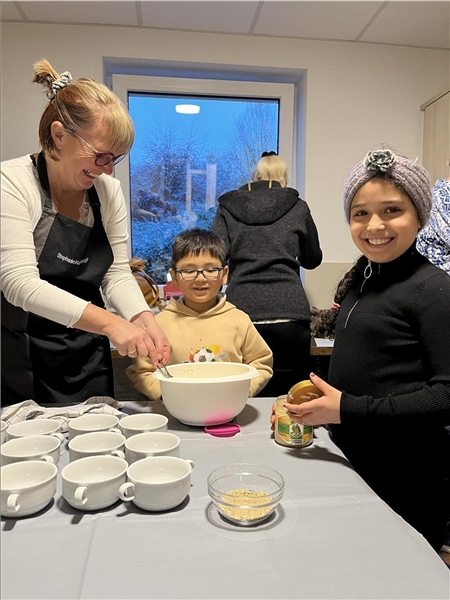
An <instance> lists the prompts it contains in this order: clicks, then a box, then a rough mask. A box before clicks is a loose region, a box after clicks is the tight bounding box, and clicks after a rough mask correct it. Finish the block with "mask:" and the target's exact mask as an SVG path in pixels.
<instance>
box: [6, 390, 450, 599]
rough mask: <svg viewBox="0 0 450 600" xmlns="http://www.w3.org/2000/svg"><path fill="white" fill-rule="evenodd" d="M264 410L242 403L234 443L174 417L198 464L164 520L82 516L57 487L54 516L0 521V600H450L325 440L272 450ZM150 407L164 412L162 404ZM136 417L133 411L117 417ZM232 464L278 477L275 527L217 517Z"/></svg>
mask: <svg viewBox="0 0 450 600" xmlns="http://www.w3.org/2000/svg"><path fill="white" fill-rule="evenodd" d="M272 401H273V399H270V398H257V399H250V400H249V401H248V403H247V406H246V407H245V409H244V410H243V412H242V413H241V414H240V415H239V416H238V417H237V422H238V423H239V424H240V425H241V432H240V433H239V434H238V435H236V436H234V437H232V438H215V437H212V436H210V435H208V434H206V433H204V431H203V429H202V428H194V427H188V426H185V425H182V424H180V423H178V422H177V421H176V420H174V419H173V418H172V417H170V420H169V431H171V432H174V433H176V434H177V435H178V436H179V437H180V438H181V456H182V457H183V458H190V459H192V460H193V461H194V462H195V465H196V466H195V470H194V472H193V474H192V488H191V493H190V495H189V497H188V498H187V499H186V500H185V502H184V503H183V504H182V505H181V506H179V507H177V508H176V509H173V510H172V511H167V512H165V513H147V512H145V511H143V510H141V509H139V508H137V507H136V506H135V505H134V504H132V503H126V504H124V503H122V502H118V503H117V504H115V505H114V506H113V507H110V508H109V509H105V510H101V511H97V512H95V513H83V512H80V511H77V510H75V509H73V508H72V507H70V506H69V505H68V504H67V503H66V502H65V500H64V499H63V498H62V497H61V481H60V476H58V486H57V493H56V496H55V498H54V500H53V502H52V503H51V504H50V505H49V507H47V508H46V509H44V510H43V511H41V512H40V513H39V514H37V515H34V516H31V517H28V518H23V519H4V518H2V532H1V542H2V595H1V596H2V598H3V599H4V600H7V599H13V598H21V599H33V600H36V599H38V598H46V599H49V598H55V599H58V600H62V599H64V598H71V599H73V598H90V599H100V598H102V599H103V598H105V599H108V600H112V599H113V598H114V599H116V598H127V599H132V598H158V599H165V598H170V599H172V598H174V599H176V598H178V599H182V598H183V599H184V598H198V599H200V598H208V599H213V598H214V599H215V598H222V599H225V598H226V599H231V598H233V599H234V598H236V599H237V598H241V599H243V598H246V599H247V598H257V599H263V598H274V599H281V598H283V599H284V598H296V599H300V598H321V599H330V598H345V599H348V598H357V599H366V598H377V599H385V598H386V599H387V598H389V599H397V598H398V599H400V598H401V599H406V598H427V599H429V600H431V599H435V598H439V599H444V598H445V599H448V598H449V596H450V594H449V591H450V581H449V574H450V571H449V570H448V568H447V567H446V565H445V564H444V563H443V561H442V560H441V559H440V558H439V557H438V555H437V554H436V553H435V552H434V551H433V550H432V549H431V547H430V546H429V545H428V544H427V543H426V542H425V541H424V539H423V538H422V536H420V535H419V534H418V533H417V532H416V531H415V530H414V529H412V528H411V527H410V526H409V525H408V524H407V523H405V522H404V521H403V520H402V519H401V518H400V517H399V516H397V515H396V514H395V513H394V512H393V511H391V510H390V509H389V508H388V507H387V506H386V505H385V504H384V503H383V502H382V501H381V500H380V499H379V498H378V497H377V496H376V495H375V494H374V493H373V492H372V490H371V489H370V488H369V487H368V486H367V485H366V484H365V483H364V482H363V481H362V480H361V478H360V477H359V476H358V475H357V474H356V473H355V471H353V469H352V468H351V467H350V465H349V464H348V462H347V461H346V459H345V458H344V457H343V455H342V454H341V452H340V451H339V450H338V449H337V448H336V446H335V445H334V444H333V442H332V441H331V440H330V439H329V437H328V433H327V431H326V430H325V429H324V428H322V427H320V428H317V429H315V436H316V437H315V440H314V444H313V445H312V446H310V447H308V448H303V449H291V448H286V447H283V446H280V445H278V444H277V443H276V442H275V441H274V440H273V438H272V437H271V433H270V431H269V428H268V419H269V414H270V407H271V404H272ZM152 409H153V410H154V411H155V412H160V413H162V414H167V413H166V411H165V408H164V406H163V405H162V404H161V403H155V404H154V406H153V408H152ZM140 410H144V409H143V408H142V407H140V406H139V405H138V404H136V403H129V404H127V406H126V407H125V409H124V412H127V413H128V414H133V413H135V412H139V411H140ZM146 410H148V409H146ZM63 448H64V450H63V452H62V455H61V461H60V465H59V470H60V471H61V469H62V467H63V466H64V465H65V464H67V462H68V452H67V443H66V442H65V443H64V445H63ZM234 462H250V463H260V464H266V465H268V466H270V467H273V468H275V469H277V470H278V471H279V472H280V473H281V474H282V475H283V476H284V477H285V480H286V492H285V496H284V498H283V499H282V501H281V504H280V506H279V507H278V509H277V512H276V513H275V515H274V518H273V519H269V520H268V521H266V522H265V523H262V524H260V525H257V526H254V527H252V528H244V527H238V526H235V525H231V524H228V523H227V522H226V521H224V520H223V519H221V517H220V516H219V515H218V513H217V512H216V510H215V508H214V507H213V506H212V505H211V503H210V499H209V496H208V494H207V485H206V478H207V475H208V474H209V473H210V472H211V471H212V470H213V469H215V468H216V467H218V466H220V465H225V464H229V463H234Z"/></svg>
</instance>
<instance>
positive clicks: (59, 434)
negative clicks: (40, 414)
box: [50, 432, 64, 444]
mask: <svg viewBox="0 0 450 600" xmlns="http://www.w3.org/2000/svg"><path fill="white" fill-rule="evenodd" d="M50 435H52V436H53V437H55V438H58V440H59V441H60V442H61V444H62V443H63V441H64V436H63V434H62V433H58V432H56V433H51V434H50Z"/></svg>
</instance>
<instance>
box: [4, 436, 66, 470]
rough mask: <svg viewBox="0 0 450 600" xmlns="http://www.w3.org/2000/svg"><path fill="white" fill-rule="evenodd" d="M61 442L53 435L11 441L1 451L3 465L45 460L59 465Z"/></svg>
mask: <svg viewBox="0 0 450 600" xmlns="http://www.w3.org/2000/svg"><path fill="white" fill-rule="evenodd" d="M60 448H61V442H60V441H59V440H58V438H56V437H55V436H53V435H28V436H26V437H22V438H16V439H13V440H9V442H6V443H5V444H3V446H2V449H1V455H2V465H9V464H11V463H15V462H20V461H22V460H45V461H47V462H49V463H53V464H54V465H56V464H58V462H59V457H60Z"/></svg>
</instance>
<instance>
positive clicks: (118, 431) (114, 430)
mask: <svg viewBox="0 0 450 600" xmlns="http://www.w3.org/2000/svg"><path fill="white" fill-rule="evenodd" d="M108 431H112V433H120V435H123V434H122V432H121V431H120V429H117V427H113V428H112V429H108Z"/></svg>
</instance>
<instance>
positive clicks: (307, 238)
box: [212, 181, 322, 321]
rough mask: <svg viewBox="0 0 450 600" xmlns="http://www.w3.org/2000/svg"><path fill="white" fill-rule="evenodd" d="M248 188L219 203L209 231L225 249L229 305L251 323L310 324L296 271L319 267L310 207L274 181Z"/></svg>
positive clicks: (291, 189)
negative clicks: (228, 269) (279, 320)
mask: <svg viewBox="0 0 450 600" xmlns="http://www.w3.org/2000/svg"><path fill="white" fill-rule="evenodd" d="M249 185H250V187H251V189H250V190H249V189H248V186H247V185H246V186H243V187H242V188H240V189H239V190H234V191H231V192H228V193H226V194H224V195H223V196H221V197H220V198H219V207H218V209H217V213H216V216H215V219H214V223H213V225H212V230H213V231H214V232H215V233H217V234H218V235H219V236H220V237H221V238H222V239H223V240H224V241H225V243H226V246H227V254H228V257H229V267H230V276H229V283H228V287H227V299H228V300H229V301H230V302H232V303H233V304H235V305H236V306H237V307H238V308H240V309H241V310H243V311H244V312H246V313H247V314H248V315H250V318H251V319H252V321H262V320H274V319H298V320H310V306H309V303H308V299H307V297H306V294H305V291H304V289H303V286H302V283H301V280H300V275H299V270H300V267H303V268H305V269H315V268H316V267H318V266H319V265H320V263H321V262H322V251H321V249H320V244H319V237H318V234H317V229H316V226H315V224H314V221H313V218H312V216H311V213H310V210H309V207H308V205H307V204H306V202H304V201H303V200H302V199H301V198H300V197H299V195H298V192H297V190H294V189H293V188H289V187H284V188H283V187H281V186H280V184H279V183H278V182H277V181H273V182H270V183H269V181H258V182H255V183H252V184H249ZM269 185H272V187H269Z"/></svg>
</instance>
